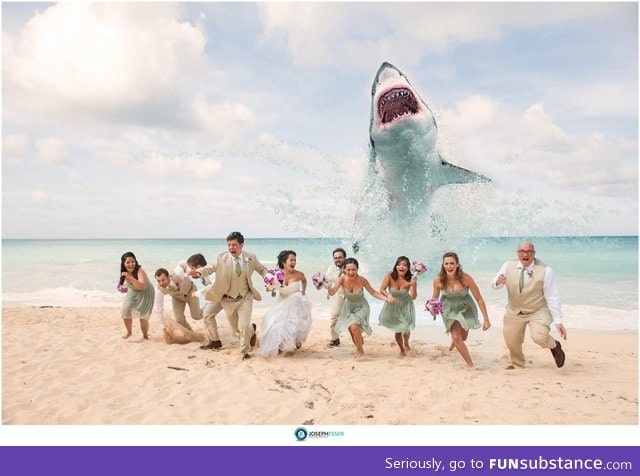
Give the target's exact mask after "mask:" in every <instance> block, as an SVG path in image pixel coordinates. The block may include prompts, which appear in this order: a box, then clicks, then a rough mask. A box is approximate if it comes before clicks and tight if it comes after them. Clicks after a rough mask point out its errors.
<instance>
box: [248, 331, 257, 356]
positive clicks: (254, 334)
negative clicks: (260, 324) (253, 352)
mask: <svg viewBox="0 0 640 476" xmlns="http://www.w3.org/2000/svg"><path fill="white" fill-rule="evenodd" d="M251 327H253V335H252V336H251V340H250V341H249V344H250V345H251V347H255V346H256V340H257V339H258V331H257V330H256V325H255V324H251ZM246 355H249V354H246Z"/></svg>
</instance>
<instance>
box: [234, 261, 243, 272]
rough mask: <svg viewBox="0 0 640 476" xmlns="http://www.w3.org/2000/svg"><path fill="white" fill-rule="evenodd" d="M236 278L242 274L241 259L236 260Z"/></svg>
mask: <svg viewBox="0 0 640 476" xmlns="http://www.w3.org/2000/svg"><path fill="white" fill-rule="evenodd" d="M235 261H236V276H240V275H241V274H242V270H241V269H240V258H236V259H235Z"/></svg>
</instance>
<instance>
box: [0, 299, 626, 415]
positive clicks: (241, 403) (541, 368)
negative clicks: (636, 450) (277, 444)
mask: <svg viewBox="0 0 640 476" xmlns="http://www.w3.org/2000/svg"><path fill="white" fill-rule="evenodd" d="M490 313H491V315H493V316H498V315H500V314H499V313H500V310H499V309H498V310H490ZM2 317H3V342H2V344H3V345H2V348H3V359H2V376H3V381H2V402H3V405H2V423H3V424H4V425H30V424H36V425H69V424H97V425H105V424H132V425H146V424H160V425H164V424H202V425H210V424H215V425H248V424H259V425H299V424H304V425H438V424H513V425H530V424H559V425H562V424H571V425H575V424H593V425H606V424H617V425H636V424H637V423H638V357H637V332H635V331H628V332H626V333H622V332H620V333H615V332H603V331H598V332H587V331H577V330H576V331H571V330H570V334H569V339H568V340H567V341H566V342H563V348H564V349H565V350H566V352H567V363H566V365H565V366H564V367H563V368H562V369H557V368H556V367H555V364H554V362H553V360H552V358H551V355H550V353H549V352H548V351H546V350H543V349H540V348H539V347H537V346H535V345H534V344H533V343H531V342H530V341H529V340H527V341H526V342H525V347H524V349H525V355H526V356H527V359H528V361H529V363H528V367H527V368H526V369H519V370H506V368H505V367H506V366H507V365H508V360H507V352H506V348H505V346H504V343H503V341H502V332H501V331H502V330H501V328H500V327H499V323H497V322H494V327H493V328H492V329H490V330H489V331H487V332H481V331H473V332H472V333H471V334H470V337H469V340H468V342H467V343H468V346H469V349H470V352H471V355H472V357H473V359H474V362H475V368H473V369H467V368H466V366H465V364H464V362H463V361H462V359H461V358H460V356H459V355H458V353H457V352H456V351H449V350H448V345H449V337H448V336H447V335H446V334H445V333H444V329H443V328H442V327H439V326H425V325H422V326H420V325H419V326H418V328H417V329H416V331H415V332H414V333H413V334H412V342H413V347H412V350H411V352H410V355H408V356H406V357H401V356H400V355H399V352H398V349H397V347H396V345H395V344H394V341H393V334H392V333H391V332H389V331H387V330H386V329H383V328H380V327H378V326H373V327H374V335H373V336H371V337H367V338H366V339H365V353H366V354H365V357H364V358H363V359H360V360H358V361H356V360H355V359H354V358H353V350H354V348H353V345H352V343H351V342H350V338H349V336H348V335H343V336H342V345H341V346H340V347H338V348H335V349H328V348H327V347H326V342H327V335H328V332H327V327H328V323H327V321H326V320H323V319H315V320H314V325H313V328H312V330H311V333H310V335H309V339H308V340H307V342H306V343H305V344H304V346H303V347H302V349H301V350H299V351H296V352H291V353H288V354H286V355H284V356H280V357H278V358H274V359H264V358H261V357H259V356H257V355H255V356H254V357H255V358H253V359H250V360H248V361H241V359H240V354H239V350H238V349H239V348H238V343H237V341H236V340H235V339H233V338H232V337H231V335H230V332H229V328H228V325H227V324H226V319H225V318H224V316H222V317H221V318H220V319H219V322H220V324H221V326H220V327H221V338H222V341H223V344H224V347H223V348H222V349H220V350H218V351H206V350H200V349H199V345H200V344H199V343H197V342H191V343H188V344H183V345H179V344H173V345H167V344H166V343H165V342H164V341H163V340H162V338H161V333H160V332H159V331H158V329H155V328H154V327H153V326H152V328H151V338H150V339H149V340H147V341H143V340H142V339H141V334H140V330H139V327H138V323H137V322H134V335H133V337H132V338H130V339H128V340H124V339H122V338H121V336H122V334H123V331H124V327H123V326H122V323H121V320H120V318H119V309H117V308H62V307H61V308H35V307H16V308H5V309H3V316H2ZM498 320H499V319H495V318H494V321H498ZM253 322H256V323H257V324H258V325H260V322H261V317H260V316H259V315H257V314H254V319H253ZM202 328H203V324H202V322H201V321H197V322H194V330H199V329H202ZM241 395H244V396H246V395H249V396H250V397H249V398H240V396H241ZM541 399H543V401H544V402H545V404H544V405H540V400H541Z"/></svg>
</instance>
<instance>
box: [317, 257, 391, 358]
mask: <svg viewBox="0 0 640 476" xmlns="http://www.w3.org/2000/svg"><path fill="white" fill-rule="evenodd" d="M359 267H360V265H359V264H358V260H357V259H355V258H347V259H345V260H344V274H343V275H342V276H340V277H339V278H338V281H337V282H336V284H335V286H330V285H326V287H327V289H328V290H329V295H330V296H333V295H334V294H335V293H337V292H338V290H339V289H340V288H343V289H344V297H345V301H344V306H343V307H342V312H341V313H340V317H338V322H337V323H336V332H338V333H340V332H342V331H344V330H345V329H349V334H351V339H352V340H353V344H354V345H355V346H356V352H355V357H356V359H358V358H360V357H362V356H363V355H364V349H363V348H362V345H363V344H364V340H363V339H362V333H363V332H365V333H366V334H368V335H371V326H369V303H368V302H367V300H366V299H365V297H364V289H366V290H367V291H368V292H369V294H371V295H372V296H373V297H376V298H378V299H382V300H383V301H385V300H386V301H387V302H391V303H395V302H396V299H395V298H394V297H393V296H387V297H385V296H384V295H383V294H381V293H379V292H378V291H376V290H375V289H373V288H372V287H371V284H369V281H368V280H367V279H366V278H364V277H362V276H358V268H359Z"/></svg>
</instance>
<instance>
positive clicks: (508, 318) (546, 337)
mask: <svg viewBox="0 0 640 476" xmlns="http://www.w3.org/2000/svg"><path fill="white" fill-rule="evenodd" d="M551 322H552V318H551V313H549V311H548V310H547V309H543V310H541V311H537V312H534V313H533V314H528V315H522V314H513V313H511V312H509V311H506V312H505V314H504V321H503V328H502V333H503V335H504V341H505V343H506V344H507V348H508V349H509V354H510V355H511V363H512V364H513V365H516V366H518V367H524V363H525V360H524V354H523V353H522V343H523V342H524V333H525V330H526V328H527V326H528V327H529V332H530V334H531V339H532V340H533V342H535V343H536V344H538V345H539V346H540V347H542V348H544V349H553V348H554V347H555V346H556V340H555V339H554V338H553V337H551V334H550V330H551V329H550V326H551Z"/></svg>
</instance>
